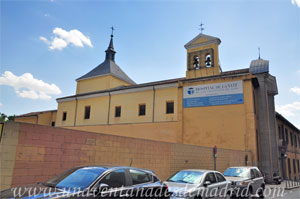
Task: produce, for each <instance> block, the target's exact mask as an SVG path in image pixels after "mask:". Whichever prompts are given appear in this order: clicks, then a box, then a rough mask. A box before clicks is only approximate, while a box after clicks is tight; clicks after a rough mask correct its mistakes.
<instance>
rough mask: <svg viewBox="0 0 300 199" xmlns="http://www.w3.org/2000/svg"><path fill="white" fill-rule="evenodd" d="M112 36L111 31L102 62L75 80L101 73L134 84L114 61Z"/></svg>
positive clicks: (114, 52) (100, 74)
mask: <svg viewBox="0 0 300 199" xmlns="http://www.w3.org/2000/svg"><path fill="white" fill-rule="evenodd" d="M112 30H113V29H112ZM113 37H114V36H113V32H112V34H111V35H110V42H109V45H108V48H107V50H106V51H105V54H106V55H105V60H104V62H103V63H101V64H99V65H98V66H97V67H96V68H94V69H93V70H91V71H90V72H88V73H87V74H85V75H83V76H81V77H79V78H78V79H76V81H79V80H84V79H90V78H94V77H98V76H103V75H112V76H114V77H117V78H119V79H121V80H123V81H125V82H128V83H129V84H135V82H134V81H133V80H132V79H130V78H129V77H128V76H127V75H126V73H125V72H124V71H123V70H122V69H121V68H120V67H119V66H118V65H117V64H116V63H115V54H116V51H115V50H114V45H113Z"/></svg>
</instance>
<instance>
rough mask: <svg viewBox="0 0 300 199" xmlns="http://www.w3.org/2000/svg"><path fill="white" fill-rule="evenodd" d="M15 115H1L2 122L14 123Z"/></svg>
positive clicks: (0, 120)
mask: <svg viewBox="0 0 300 199" xmlns="http://www.w3.org/2000/svg"><path fill="white" fill-rule="evenodd" d="M14 120H15V115H10V116H7V115H6V114H5V113H0V122H6V121H14Z"/></svg>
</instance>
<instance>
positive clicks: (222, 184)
mask: <svg viewBox="0 0 300 199" xmlns="http://www.w3.org/2000/svg"><path fill="white" fill-rule="evenodd" d="M164 183H165V184H166V185H167V186H168V189H169V192H170V193H171V194H172V196H171V198H172V199H183V198H184V199H196V198H220V197H221V198H227V199H228V198H230V196H231V192H230V191H231V182H230V181H228V180H226V179H225V177H224V176H223V174H222V173H220V172H218V171H211V170H198V169H187V170H181V171H179V172H177V173H175V174H174V175H173V176H171V177H170V178H169V179H168V180H167V181H165V182H164Z"/></svg>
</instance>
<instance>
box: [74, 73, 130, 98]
mask: <svg viewBox="0 0 300 199" xmlns="http://www.w3.org/2000/svg"><path fill="white" fill-rule="evenodd" d="M129 85H130V84H129V83H128V82H125V81H123V80H121V79H119V78H116V77H114V76H112V75H104V76H99V77H93V78H89V79H83V80H78V81H77V88H76V94H81V93H89V92H93V91H100V90H107V89H111V88H115V87H118V86H129Z"/></svg>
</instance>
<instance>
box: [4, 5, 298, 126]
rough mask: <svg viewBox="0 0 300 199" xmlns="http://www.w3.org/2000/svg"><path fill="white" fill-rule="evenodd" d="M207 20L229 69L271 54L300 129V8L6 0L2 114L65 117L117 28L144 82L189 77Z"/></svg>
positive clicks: (131, 68)
mask: <svg viewBox="0 0 300 199" xmlns="http://www.w3.org/2000/svg"><path fill="white" fill-rule="evenodd" d="M201 22H203V23H204V28H205V30H204V33H205V34H208V35H212V36H216V37H219V38H220V39H221V40H222V43H221V45H220V63H221V67H222V69H223V71H227V70H234V69H241V68H247V67H249V65H250V62H251V60H253V59H256V58H257V57H258V50H257V48H258V47H260V48H261V57H262V58H263V59H267V60H270V73H271V74H272V75H274V76H276V78H277V84H278V89H279V95H277V96H276V99H275V100H276V108H277V111H279V112H280V113H282V114H283V115H284V116H286V117H287V118H288V119H290V121H292V122H293V123H294V124H295V125H297V126H298V127H300V2H299V0H256V1H238V0H231V1H229V0H228V1H227V0H223V1H217V0H213V1H208V0H207V1H179V0H177V1H175V0H174V1H171V0H169V1H79V0H77V1H62V0H49V1H48V0H47V1H46V0H45V1H5V0H2V1H1V74H0V78H2V80H1V81H2V83H1V81H0V84H2V85H0V87H1V98H0V111H1V112H4V113H6V114H8V115H12V114H22V113H27V112H32V111H42V110H49V109H56V108H57V103H56V100H55V99H56V98H58V97H63V96H68V95H73V94H75V89H76V82H75V79H76V78H78V77H80V76H82V75H83V74H85V73H87V72H88V71H90V70H91V69H93V68H94V67H95V66H97V65H98V64H99V63H101V62H102V61H103V60H104V51H105V50H106V48H107V46H108V43H109V35H110V27H111V26H114V27H115V29H116V30H115V37H114V44H115V50H116V51H117V54H116V62H117V63H118V65H119V66H121V68H122V69H123V70H124V71H125V72H126V73H127V74H128V75H129V76H130V77H131V78H132V79H133V80H134V81H135V82H137V83H143V82H150V81H157V80H165V79H171V78H177V77H184V76H185V70H186V51H185V48H184V47H183V46H184V44H186V43H187V42H188V41H190V40H191V39H193V38H194V37H195V36H196V35H197V34H199V24H200V23H201ZM54 33H55V34H54ZM55 38H56V40H55ZM51 48H52V49H51ZM26 73H27V74H26ZM29 73H30V74H29ZM24 74H25V75H24ZM16 79H17V80H18V81H17V80H16Z"/></svg>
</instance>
